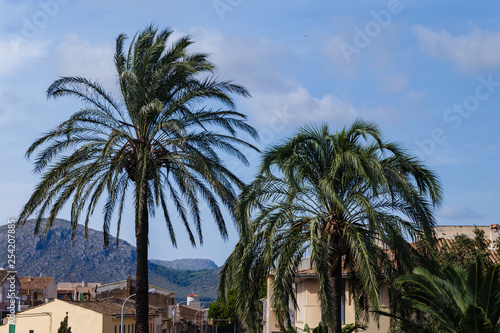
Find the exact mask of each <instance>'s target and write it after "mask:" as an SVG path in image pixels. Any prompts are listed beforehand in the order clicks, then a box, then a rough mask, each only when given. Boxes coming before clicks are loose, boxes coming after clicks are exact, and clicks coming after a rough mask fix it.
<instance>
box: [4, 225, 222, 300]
mask: <svg viewBox="0 0 500 333" xmlns="http://www.w3.org/2000/svg"><path fill="white" fill-rule="evenodd" d="M34 230H35V222H34V220H29V221H27V222H26V224H25V225H24V226H22V227H17V228H16V233H15V236H16V242H15V245H16V252H15V256H16V270H17V274H18V275H19V276H39V275H40V274H42V275H43V276H53V277H54V278H55V280H56V281H57V282H60V281H69V282H76V281H88V282H101V283H110V282H115V281H120V280H124V279H126V277H127V275H131V276H135V265H136V252H135V246H133V245H131V244H130V243H128V242H126V241H123V240H119V246H118V248H117V247H116V241H117V239H116V238H114V237H110V240H109V248H107V249H106V248H105V247H104V240H103V233H102V231H97V230H93V229H88V241H86V240H85V229H84V227H83V226H82V225H78V227H77V229H76V232H75V237H74V244H73V245H72V240H71V223H70V222H69V221H66V220H62V219H57V220H55V222H54V224H53V226H52V227H51V228H50V229H49V231H48V232H47V234H46V235H45V237H44V238H43V239H42V236H40V235H38V236H34ZM7 240H8V227H7V226H6V225H4V226H0V244H5V247H4V249H3V250H0V253H1V257H0V258H1V260H2V261H1V263H4V265H3V267H4V268H5V269H7V254H8V252H7V244H8V242H7ZM11 242H12V241H11ZM169 263H170V264H169ZM167 265H170V267H173V268H180V269H182V267H185V268H190V269H191V270H179V269H173V268H168V267H165V266H167ZM214 266H215V267H214ZM215 268H217V266H216V265H215V263H213V262H212V261H211V260H206V259H187V260H186V262H185V263H183V260H182V259H180V260H174V261H173V263H172V262H168V261H160V260H154V261H151V262H150V263H149V279H150V283H151V284H153V285H156V286H158V287H161V288H165V289H167V290H170V291H174V292H175V293H176V295H175V297H176V299H178V300H181V299H184V298H185V297H186V296H187V295H189V294H191V293H192V292H193V291H195V292H196V293H197V294H198V295H200V296H201V297H202V299H203V300H206V301H209V300H214V299H215V298H216V285H217V280H218V273H219V272H220V269H215Z"/></svg>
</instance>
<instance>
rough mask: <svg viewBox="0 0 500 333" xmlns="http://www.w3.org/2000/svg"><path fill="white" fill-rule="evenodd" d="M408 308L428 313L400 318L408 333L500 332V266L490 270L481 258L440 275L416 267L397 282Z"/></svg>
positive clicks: (445, 269) (443, 271)
mask: <svg viewBox="0 0 500 333" xmlns="http://www.w3.org/2000/svg"><path fill="white" fill-rule="evenodd" d="M396 282H397V285H398V286H399V288H401V290H402V292H403V299H404V300H405V301H406V305H407V306H409V307H411V308H413V309H415V310H418V311H420V312H422V313H424V314H425V316H424V317H423V318H420V319H421V320H415V318H414V317H413V318H411V317H410V318H408V317H407V318H400V319H401V320H402V321H403V322H404V323H405V325H406V330H405V331H406V332H440V333H447V332H450V333H451V332H461V333H479V332H481V333H498V332H500V266H499V265H493V266H490V267H488V268H487V269H486V268H485V266H484V262H483V260H482V259H481V258H480V257H478V258H476V260H475V262H474V263H473V264H471V265H469V266H468V267H467V268H464V267H462V266H460V265H457V264H455V265H447V266H446V267H444V268H443V270H442V272H440V273H439V274H434V273H431V272H430V271H429V270H427V269H425V268H421V267H419V268H416V269H415V270H414V272H413V273H412V274H408V275H405V276H402V277H400V278H398V279H397V281H396Z"/></svg>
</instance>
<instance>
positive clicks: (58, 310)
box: [0, 299, 112, 333]
mask: <svg viewBox="0 0 500 333" xmlns="http://www.w3.org/2000/svg"><path fill="white" fill-rule="evenodd" d="M66 312H68V323H69V326H71V331H72V332H73V333H88V332H95V333H100V332H102V328H103V320H102V319H103V315H102V314H100V313H97V312H95V311H92V310H88V309H84V308H82V307H79V306H76V305H72V304H69V303H66V302H64V301H61V300H57V299H56V300H54V301H52V302H50V303H47V304H43V305H40V306H36V307H33V308H30V309H28V310H25V311H23V312H20V313H17V314H16V333H28V332H29V331H30V330H33V332H34V333H57V329H58V328H59V326H60V325H61V321H63V320H64V317H65V316H66ZM8 332H9V325H8V324H7V325H3V326H0V333H8ZM109 332H112V331H109Z"/></svg>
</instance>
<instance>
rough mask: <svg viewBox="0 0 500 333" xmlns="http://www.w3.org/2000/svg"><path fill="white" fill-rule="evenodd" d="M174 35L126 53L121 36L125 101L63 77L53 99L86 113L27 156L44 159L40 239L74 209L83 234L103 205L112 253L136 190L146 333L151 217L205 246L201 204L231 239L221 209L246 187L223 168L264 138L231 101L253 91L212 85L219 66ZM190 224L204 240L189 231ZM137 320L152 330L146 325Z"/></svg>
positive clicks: (118, 63)
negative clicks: (112, 231)
mask: <svg viewBox="0 0 500 333" xmlns="http://www.w3.org/2000/svg"><path fill="white" fill-rule="evenodd" d="M171 34H172V31H171V30H164V31H158V30H157V28H155V27H153V26H150V27H148V28H146V29H145V30H144V31H142V32H141V33H140V34H138V35H136V37H134V39H133V40H132V42H131V43H130V47H129V48H128V51H127V52H125V51H124V43H125V41H126V39H127V37H126V36H125V35H123V34H122V35H119V36H118V38H117V39H116V53H115V57H114V60H115V67H116V71H117V75H118V82H119V89H120V95H119V97H120V98H118V99H115V98H114V96H113V94H111V93H109V92H107V91H105V90H104V88H103V87H102V86H101V85H100V84H99V83H97V82H92V81H90V80H87V79H85V78H82V77H63V78H61V79H59V80H57V81H55V82H54V83H53V84H52V85H51V86H50V87H49V89H48V91H47V94H48V96H49V97H53V98H58V97H61V96H72V97H77V98H79V99H80V100H81V101H82V102H83V104H84V105H85V106H84V107H83V108H82V109H80V110H79V111H77V112H76V113H74V114H73V115H71V116H70V117H69V119H68V120H66V121H64V122H62V123H61V124H60V125H59V126H57V127H56V128H55V129H53V130H51V131H49V132H47V133H46V134H44V135H43V136H42V137H41V138H39V139H38V140H36V141H35V142H34V143H33V144H32V146H31V147H30V148H29V149H28V152H27V156H31V155H32V154H33V153H34V152H35V151H39V154H38V155H37V158H36V160H35V172H36V173H39V174H41V181H40V183H39V184H38V186H37V187H36V188H35V190H34V192H33V194H32V195H31V197H30V199H29V200H28V202H27V204H26V205H25V206H24V208H23V210H22V212H21V214H20V216H19V223H20V224H23V223H24V222H25V221H26V220H27V219H28V218H29V217H30V216H31V215H32V214H34V213H36V215H37V224H36V232H39V231H40V228H41V227H43V229H42V230H41V231H42V232H46V231H47V229H48V228H50V227H51V225H52V223H53V221H54V218H55V217H56V215H57V214H58V213H59V211H60V210H61V208H62V207H63V205H64V204H65V203H71V222H72V224H73V226H74V229H76V225H77V222H78V221H79V220H80V216H81V215H82V214H84V221H85V226H87V225H88V222H89V217H90V215H91V214H92V213H93V212H94V210H95V208H96V207H97V204H98V202H99V199H100V198H101V197H103V196H105V203H104V209H103V215H104V223H103V230H104V235H105V242H106V244H107V242H108V237H109V228H110V223H111V219H112V216H113V213H114V212H115V211H117V215H118V218H117V220H118V233H119V230H120V223H121V220H122V213H123V209H124V206H125V203H126V193H127V192H128V191H127V190H129V189H131V190H132V191H133V193H134V194H133V198H134V207H135V228H136V237H137V251H138V262H137V284H138V290H137V303H136V304H137V311H138V323H137V325H138V332H143V331H147V311H148V308H147V288H148V285H147V283H148V281H147V242H148V240H147V237H148V223H149V222H148V218H149V216H150V215H153V214H154V213H155V209H156V208H157V207H161V209H162V210H163V216H164V219H165V221H166V225H167V228H168V231H169V235H170V238H171V241H172V243H173V245H174V246H175V245H176V237H175V232H174V222H173V217H172V211H174V212H175V214H176V215H178V216H179V217H180V220H181V221H182V224H184V226H185V227H186V229H187V231H188V234H189V237H190V241H191V243H192V244H193V245H195V244H196V239H195V235H196V234H197V238H198V239H199V242H200V243H202V242H203V238H202V226H201V217H200V200H199V197H201V198H202V200H204V201H206V202H207V204H208V207H209V209H210V211H211V213H212V216H213V218H214V220H215V221H216V223H217V227H218V229H219V231H220V233H221V235H222V237H223V238H226V237H227V231H226V226H225V220H224V217H223V214H222V212H221V205H223V206H225V207H227V208H228V209H229V210H230V212H231V213H232V211H233V205H234V203H235V199H236V194H235V187H241V186H242V183H241V181H240V180H239V179H238V178H237V177H236V176H235V175H234V174H233V173H232V172H231V170H228V169H227V168H226V167H225V166H224V163H223V160H222V156H221V153H223V154H224V155H225V156H227V155H229V156H235V157H236V158H238V159H240V160H241V161H242V162H243V163H247V160H246V159H245V157H244V156H243V154H242V153H241V152H240V151H239V147H241V146H248V147H253V146H251V145H250V144H248V143H247V142H245V141H244V140H242V139H239V138H238V136H237V134H238V131H243V132H246V133H248V134H250V135H251V136H253V137H254V138H255V137H256V136H257V135H256V132H255V130H254V129H253V128H252V127H251V126H249V125H247V124H246V122H245V119H246V116H245V115H243V114H241V113H238V112H236V111H235V105H234V101H233V99H232V97H231V96H230V95H231V94H235V95H240V96H244V97H247V96H249V93H248V91H247V90H246V89H245V88H243V87H242V86H239V85H236V84H233V83H232V82H231V81H221V80H219V79H217V78H216V77H214V76H213V72H214V69H215V67H214V65H213V64H212V63H211V62H210V61H209V60H208V59H207V55H206V54H202V53H188V51H187V48H188V47H189V45H191V44H192V41H191V38H190V37H189V36H186V37H182V38H180V39H179V40H177V41H175V42H173V43H172V44H171V45H169V37H170V36H171ZM209 101H215V102H219V103H220V104H221V105H222V108H220V109H211V108H209V107H205V106H204V103H207V102H209ZM212 105H213V103H212ZM169 200H170V202H171V206H170V205H169V204H168V203H167V202H168V201H169ZM45 216H46V217H47V220H46V222H45V224H44V225H43V226H42V218H43V217H45ZM190 216H191V218H192V221H193V222H194V226H195V230H196V232H193V231H192V229H191V227H190V218H189V217H190ZM139 285H140V286H139ZM143 289H144V290H143ZM144 299H145V301H146V302H145V303H144ZM139 308H140V309H139ZM139 312H141V313H142V316H143V317H144V316H145V317H144V318H145V319H144V318H143V319H142V320H143V321H144V320H145V321H146V322H145V324H144V323H141V324H140V323H139V316H140V315H139ZM144 325H145V327H142V326H144Z"/></svg>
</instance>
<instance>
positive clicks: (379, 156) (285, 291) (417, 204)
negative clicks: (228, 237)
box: [220, 120, 441, 332]
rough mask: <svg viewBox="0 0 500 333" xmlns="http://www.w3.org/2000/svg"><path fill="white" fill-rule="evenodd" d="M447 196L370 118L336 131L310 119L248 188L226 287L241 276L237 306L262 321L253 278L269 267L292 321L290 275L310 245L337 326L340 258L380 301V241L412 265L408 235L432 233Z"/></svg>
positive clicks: (283, 314)
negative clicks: (384, 137) (435, 211)
mask: <svg viewBox="0 0 500 333" xmlns="http://www.w3.org/2000/svg"><path fill="white" fill-rule="evenodd" d="M440 200H441V190H440V186H439V182H438V180H437V177H436V176H435V175H434V174H433V173H432V172H431V171H429V170H428V169H426V168H425V167H424V166H423V165H421V164H420V163H419V162H418V161H416V160H415V159H414V158H412V157H411V156H409V155H408V154H406V153H405V152H404V151H403V150H402V149H401V148H399V147H398V146H397V145H395V144H392V143H388V142H384V141H383V140H382V138H381V134H380V131H379V130H378V128H377V127H376V126H375V125H374V124H373V123H368V122H365V121H361V120H358V121H356V122H354V123H353V125H352V126H351V127H349V128H345V129H343V130H342V131H340V132H335V133H333V134H332V133H331V131H330V129H329V128H328V126H326V125H325V126H322V127H319V128H311V127H306V128H303V129H301V130H300V131H299V133H298V134H297V135H296V136H295V137H293V138H292V139H289V140H287V141H285V142H283V143H281V144H279V145H276V146H274V147H271V148H269V149H268V150H267V151H265V152H264V157H263V161H262V165H261V168H260V171H259V173H258V175H257V177H256V179H255V180H254V182H253V183H251V184H250V185H249V186H247V187H246V188H245V190H244V191H243V193H242V194H241V197H240V203H239V208H238V213H237V214H238V221H239V226H240V234H241V239H240V242H239V243H238V244H237V245H236V247H235V249H234V251H233V253H232V254H231V256H230V257H229V258H228V260H227V261H226V264H225V266H224V270H223V271H222V273H221V284H220V292H221V293H222V294H223V293H224V291H225V288H227V287H229V286H232V285H234V286H235V287H236V290H237V291H238V292H239V293H240V297H238V298H237V299H238V300H240V303H239V305H238V308H239V311H240V312H241V313H242V314H244V318H246V319H247V320H246V321H247V322H248V323H255V318H254V317H252V316H253V314H254V313H255V311H254V310H255V307H256V305H255V303H254V302H253V301H254V300H255V296H256V293H255V291H254V288H252V286H260V285H261V283H263V280H264V279H265V278H266V277H267V274H268V273H269V272H270V271H272V272H273V274H274V281H273V284H272V290H273V296H272V299H271V300H270V301H271V304H272V306H271V307H272V308H274V309H276V315H277V317H278V319H279V320H280V322H281V323H282V324H284V325H286V323H287V319H289V318H287V316H288V313H289V311H288V307H289V305H288V304H289V300H290V299H293V300H294V296H293V290H292V282H293V277H294V274H295V271H296V268H297V266H298V264H299V262H300V260H301V258H302V257H303V256H304V254H305V253H306V250H310V253H311V261H312V263H313V265H314V267H315V269H316V272H317V277H318V281H319V285H320V287H319V298H320V302H321V305H322V308H323V311H322V313H323V316H324V319H325V321H326V324H327V325H328V326H329V327H330V329H332V330H333V331H334V332H340V299H341V295H340V292H341V289H342V287H341V275H342V265H343V266H344V269H346V270H348V271H349V272H350V274H351V279H352V281H353V283H352V284H350V285H354V286H355V288H354V290H353V292H355V293H357V294H358V295H359V294H364V295H366V297H367V300H368V302H367V304H370V305H371V306H372V307H373V308H374V309H377V308H378V306H379V297H378V282H379V274H380V270H379V267H380V265H379V264H380V263H381V260H384V259H390V258H388V253H387V252H386V251H384V250H383V248H382V247H381V245H382V244H385V245H386V246H387V247H388V248H390V249H392V250H393V252H392V253H393V254H394V256H393V258H395V260H396V262H397V264H398V265H400V266H401V267H408V266H410V265H411V261H412V260H411V257H412V256H413V255H414V251H413V250H412V248H411V247H410V246H408V243H407V237H410V238H413V239H416V238H418V237H430V236H432V234H433V231H432V227H433V226H434V224H435V220H434V217H433V204H438V203H439V202H440ZM403 216H406V218H404V217H403ZM355 299H359V298H357V297H356V298H355Z"/></svg>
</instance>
